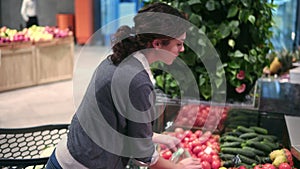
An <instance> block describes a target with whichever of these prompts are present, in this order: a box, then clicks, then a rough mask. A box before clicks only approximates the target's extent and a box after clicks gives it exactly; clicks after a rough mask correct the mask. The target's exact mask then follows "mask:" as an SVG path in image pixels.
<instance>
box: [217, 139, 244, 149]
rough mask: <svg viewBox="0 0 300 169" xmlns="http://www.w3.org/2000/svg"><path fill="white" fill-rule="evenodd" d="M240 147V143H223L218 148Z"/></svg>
mask: <svg viewBox="0 0 300 169" xmlns="http://www.w3.org/2000/svg"><path fill="white" fill-rule="evenodd" d="M240 146H241V142H238V141H236V142H224V143H222V144H221V145H220V147H221V148H222V147H240Z"/></svg>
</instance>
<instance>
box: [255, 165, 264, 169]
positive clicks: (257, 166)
mask: <svg viewBox="0 0 300 169" xmlns="http://www.w3.org/2000/svg"><path fill="white" fill-rule="evenodd" d="M253 169H262V165H260V164H258V165H256V166H254V168H253Z"/></svg>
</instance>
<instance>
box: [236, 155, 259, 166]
mask: <svg viewBox="0 0 300 169" xmlns="http://www.w3.org/2000/svg"><path fill="white" fill-rule="evenodd" d="M239 157H240V159H241V161H242V162H243V163H246V164H250V165H252V164H257V161H256V160H253V159H251V158H248V157H246V156H243V155H239Z"/></svg>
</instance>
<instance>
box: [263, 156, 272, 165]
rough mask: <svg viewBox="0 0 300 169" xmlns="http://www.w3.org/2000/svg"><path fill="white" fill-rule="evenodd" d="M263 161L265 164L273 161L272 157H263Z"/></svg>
mask: <svg viewBox="0 0 300 169" xmlns="http://www.w3.org/2000/svg"><path fill="white" fill-rule="evenodd" d="M261 161H262V163H263V164H266V163H272V160H271V159H270V157H261Z"/></svg>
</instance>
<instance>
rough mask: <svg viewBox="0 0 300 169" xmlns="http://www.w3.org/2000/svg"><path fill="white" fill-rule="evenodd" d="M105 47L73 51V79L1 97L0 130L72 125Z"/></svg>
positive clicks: (79, 47)
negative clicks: (74, 115) (72, 119)
mask: <svg viewBox="0 0 300 169" xmlns="http://www.w3.org/2000/svg"><path fill="white" fill-rule="evenodd" d="M107 52H108V48H107V47H103V46H77V45H75V48H74V61H75V64H74V74H73V79H71V80H64V81H59V82H53V83H48V84H45V85H39V86H33V87H27V88H22V89H16V90H11V91H5V92H1V93H0V128H19V127H20V128H21V127H31V126H38V125H46V124H61V123H70V120H71V118H72V115H73V114H74V111H75V110H76V105H77V104H78V102H79V101H80V99H79V98H80V96H82V94H83V93H84V89H85V87H86V85H87V84H88V81H89V78H90V76H91V74H92V72H93V70H94V69H93V68H94V67H95V66H97V65H98V64H99V62H100V61H101V59H103V58H104V56H105V55H106V54H107Z"/></svg>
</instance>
